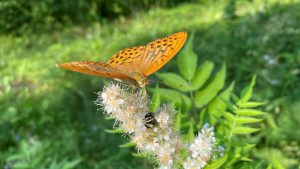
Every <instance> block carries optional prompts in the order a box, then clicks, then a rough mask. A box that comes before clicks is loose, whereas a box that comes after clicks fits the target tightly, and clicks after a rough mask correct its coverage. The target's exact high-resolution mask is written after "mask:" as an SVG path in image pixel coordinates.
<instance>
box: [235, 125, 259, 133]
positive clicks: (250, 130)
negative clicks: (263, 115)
mask: <svg viewBox="0 0 300 169" xmlns="http://www.w3.org/2000/svg"><path fill="white" fill-rule="evenodd" d="M257 131H259V129H258V128H252V127H244V126H238V127H235V128H234V129H233V133H234V134H250V133H254V132H257Z"/></svg>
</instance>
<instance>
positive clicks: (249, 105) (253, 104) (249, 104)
mask: <svg viewBox="0 0 300 169" xmlns="http://www.w3.org/2000/svg"><path fill="white" fill-rule="evenodd" d="M264 104H266V103H265V102H245V103H240V105H239V106H240V107H241V108H254V107H258V106H261V105H264Z"/></svg>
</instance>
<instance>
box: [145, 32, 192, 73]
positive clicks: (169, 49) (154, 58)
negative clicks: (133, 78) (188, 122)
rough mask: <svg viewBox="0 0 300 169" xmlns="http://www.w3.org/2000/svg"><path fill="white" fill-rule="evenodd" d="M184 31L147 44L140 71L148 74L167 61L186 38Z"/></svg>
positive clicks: (178, 49)
mask: <svg viewBox="0 0 300 169" xmlns="http://www.w3.org/2000/svg"><path fill="white" fill-rule="evenodd" d="M187 36H188V35H187V33H186V32H178V33H175V34H173V35H170V36H168V37H165V38H161V39H157V40H156V41H153V42H150V43H149V44H147V46H146V48H145V51H144V52H143V55H142V56H141V58H142V62H141V63H142V65H141V66H142V68H143V69H142V72H143V74H144V75H145V76H149V75H151V74H152V73H154V72H156V71H157V70H158V69H160V68H161V67H162V66H164V65H165V64H166V63H168V62H169V60H170V59H172V58H173V57H174V56H175V55H176V54H177V53H178V51H180V49H181V48H182V47H183V45H184V44H185V42H186V39H187Z"/></svg>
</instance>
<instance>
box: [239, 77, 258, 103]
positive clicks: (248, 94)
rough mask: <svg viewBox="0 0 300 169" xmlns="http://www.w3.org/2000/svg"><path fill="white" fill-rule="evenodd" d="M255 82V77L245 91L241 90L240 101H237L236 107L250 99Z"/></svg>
mask: <svg viewBox="0 0 300 169" xmlns="http://www.w3.org/2000/svg"><path fill="white" fill-rule="evenodd" d="M255 81H256V75H254V76H253V78H252V80H251V83H250V85H249V86H247V87H246V88H245V89H243V91H242V93H241V99H240V100H239V102H238V103H237V105H239V106H240V104H241V103H245V102H247V101H248V100H249V99H250V98H251V97H252V91H253V87H254V85H255Z"/></svg>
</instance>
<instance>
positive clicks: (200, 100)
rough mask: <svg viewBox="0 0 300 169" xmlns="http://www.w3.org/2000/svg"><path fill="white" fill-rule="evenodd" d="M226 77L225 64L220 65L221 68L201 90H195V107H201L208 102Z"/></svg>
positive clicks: (220, 87) (219, 88) (222, 84)
mask: <svg viewBox="0 0 300 169" xmlns="http://www.w3.org/2000/svg"><path fill="white" fill-rule="evenodd" d="M225 77H226V66H225V64H224V65H223V66H222V69H221V70H220V71H219V72H218V73H217V74H216V75H215V77H214V79H213V80H212V81H211V82H210V83H209V84H208V85H207V86H206V87H205V88H204V89H202V90H200V91H198V92H196V95H195V105H196V107H197V108H201V107H203V106H204V105H206V104H207V103H209V102H210V101H211V100H212V99H213V98H214V97H215V96H216V95H217V94H218V92H219V91H220V90H221V89H222V88H223V86H224V83H225Z"/></svg>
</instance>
